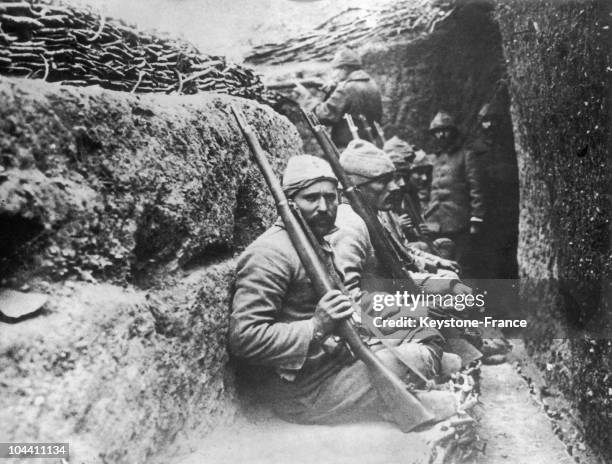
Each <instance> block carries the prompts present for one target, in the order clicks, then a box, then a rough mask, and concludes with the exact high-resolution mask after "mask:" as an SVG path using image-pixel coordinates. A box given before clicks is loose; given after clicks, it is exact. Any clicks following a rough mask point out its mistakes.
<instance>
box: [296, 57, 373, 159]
mask: <svg viewBox="0 0 612 464" xmlns="http://www.w3.org/2000/svg"><path fill="white" fill-rule="evenodd" d="M331 64H332V68H333V71H332V80H333V81H334V82H337V85H336V86H335V88H333V90H332V91H331V92H330V93H329V96H328V97H327V98H326V99H325V101H323V102H320V103H316V102H312V101H311V102H307V101H306V100H312V96H311V94H310V92H309V91H308V90H307V89H306V88H305V87H303V86H301V85H297V86H296V93H297V94H298V99H299V100H300V101H301V103H302V104H303V106H305V107H308V108H309V109H311V110H312V111H313V112H314V113H315V115H316V116H317V117H318V118H319V120H320V121H321V123H323V124H325V125H327V126H330V127H331V137H332V140H333V141H334V143H335V144H336V146H337V147H338V148H339V149H343V148H344V147H346V146H347V145H348V144H349V142H350V141H351V140H352V139H353V137H352V135H351V132H350V130H349V128H348V125H347V123H346V121H345V120H344V115H345V114H350V115H351V116H352V117H353V120H354V121H355V124H356V125H357V128H358V129H359V136H360V137H361V138H362V139H367V134H366V131H365V129H364V127H363V126H362V124H361V121H360V118H359V115H363V116H365V118H366V119H367V121H368V123H369V125H370V126H373V122H374V121H376V122H377V123H380V121H381V119H382V98H381V95H380V90H379V89H378V85H376V82H374V80H373V79H372V78H371V77H370V76H369V74H368V73H366V72H365V71H364V70H363V69H362V62H361V58H360V57H359V55H358V54H357V53H356V52H354V51H353V50H349V49H341V50H339V51H338V52H337V53H336V55H335V56H334V59H333V61H332V63H331Z"/></svg>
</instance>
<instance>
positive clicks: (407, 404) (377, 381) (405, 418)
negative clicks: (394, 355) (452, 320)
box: [232, 106, 448, 432]
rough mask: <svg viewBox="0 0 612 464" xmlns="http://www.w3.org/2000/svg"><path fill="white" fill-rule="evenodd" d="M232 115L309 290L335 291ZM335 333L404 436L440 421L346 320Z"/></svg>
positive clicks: (248, 134)
mask: <svg viewBox="0 0 612 464" xmlns="http://www.w3.org/2000/svg"><path fill="white" fill-rule="evenodd" d="M232 111H233V113H234V116H235V117H236V120H237V122H238V125H239V126H240V129H241V130H242V133H243V135H244V137H245V139H246V141H247V143H248V145H249V148H250V149H251V153H252V154H253V157H254V158H255V161H256V162H257V164H258V166H259V168H260V170H261V173H262V174H263V176H264V178H265V180H266V183H267V184H268V187H269V188H270V192H271V193H272V196H273V197H274V201H275V203H276V207H277V210H278V213H279V215H280V217H281V218H282V220H283V222H284V224H285V229H286V230H287V233H288V234H289V237H290V239H291V243H292V244H293V246H294V247H295V250H296V252H297V253H298V255H299V257H300V260H301V262H302V265H303V266H304V269H305V270H306V274H307V275H308V277H309V278H310V280H311V281H312V284H313V287H314V288H315V291H316V292H317V294H318V296H319V298H320V297H322V296H323V295H325V294H326V293H327V292H329V291H330V290H333V289H335V288H336V287H335V286H334V284H333V281H332V279H331V278H330V276H329V274H328V271H327V269H326V266H325V264H324V263H323V262H322V260H321V255H320V253H319V252H317V251H316V249H315V248H314V247H313V244H312V243H311V241H310V240H309V239H308V235H307V233H306V232H305V231H304V230H303V228H302V225H300V222H299V221H298V219H297V218H296V217H295V216H294V214H293V212H292V210H291V207H290V205H289V202H288V200H287V198H286V196H285V194H284V192H283V190H282V187H281V185H280V182H279V181H278V179H277V178H276V176H275V175H274V171H273V170H272V167H271V166H270V164H269V162H268V160H267V159H266V156H265V154H264V151H263V149H262V148H261V145H260V144H259V141H258V140H257V137H256V136H255V134H254V132H253V130H252V129H251V127H250V126H249V125H248V124H247V122H246V120H245V118H244V115H243V114H242V112H241V111H240V110H239V109H237V108H236V107H234V106H232ZM336 331H337V334H338V335H340V336H341V337H342V338H343V339H344V341H346V343H347V344H348V346H349V347H350V349H351V351H352V352H353V353H354V354H355V356H357V358H359V359H360V360H361V361H363V363H364V364H365V365H366V366H367V367H368V370H369V374H370V378H371V380H372V384H373V385H374V386H375V388H376V389H377V391H378V393H379V394H380V397H381V399H382V400H383V401H384V402H385V403H386V404H387V406H388V410H389V412H390V413H391V414H392V415H393V419H394V421H395V422H396V423H397V425H398V427H399V428H400V429H401V430H402V431H404V432H408V431H410V430H412V429H414V428H415V427H417V426H419V425H422V424H424V423H427V422H431V421H433V420H440V417H436V416H440V414H439V412H438V411H435V412H432V411H430V410H429V408H427V407H425V406H424V405H423V404H422V403H421V402H420V401H419V400H418V399H417V398H416V397H415V396H414V395H413V394H412V393H410V392H409V391H408V389H407V388H406V385H405V384H404V383H403V382H402V381H401V380H400V379H399V378H398V377H397V376H396V375H395V374H394V373H393V372H392V371H390V370H389V369H388V368H387V367H386V366H385V365H384V364H383V363H382V362H381V361H380V359H379V358H378V357H377V356H376V355H375V354H374V353H373V352H372V351H371V350H370V349H369V348H368V346H367V345H366V344H365V343H364V342H363V341H362V340H361V338H360V337H359V334H358V333H357V330H356V329H355V327H354V325H353V324H352V323H351V322H350V321H349V320H348V319H345V320H342V321H339V323H338V326H337V329H336ZM447 416H448V415H447Z"/></svg>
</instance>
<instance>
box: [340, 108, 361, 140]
mask: <svg viewBox="0 0 612 464" xmlns="http://www.w3.org/2000/svg"><path fill="white" fill-rule="evenodd" d="M343 118H344V120H345V121H346V124H347V126H348V128H349V130H350V131H351V135H352V136H353V140H359V139H361V137H359V129H358V128H357V125H356V124H355V121H353V116H352V115H350V114H349V113H345V115H344V116H343Z"/></svg>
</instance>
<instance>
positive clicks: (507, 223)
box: [471, 103, 518, 279]
mask: <svg viewBox="0 0 612 464" xmlns="http://www.w3.org/2000/svg"><path fill="white" fill-rule="evenodd" d="M478 123H479V134H478V138H477V139H476V141H475V142H474V143H473V145H472V147H471V148H472V150H473V151H474V152H475V153H476V154H477V155H478V158H479V162H480V164H481V166H482V185H483V190H484V194H485V199H486V216H485V227H484V230H485V233H486V235H487V237H489V239H490V240H491V242H490V249H491V250H490V251H491V253H490V254H491V263H492V265H491V269H490V273H489V274H490V275H489V277H491V278H496V279H509V278H516V276H517V273H518V270H517V262H516V241H517V236H518V231H517V226H518V223H517V218H518V173H517V166H516V153H514V150H512V148H511V147H507V146H504V143H503V134H502V125H501V114H500V110H499V108H497V107H496V105H495V104H489V103H487V104H485V105H483V107H482V108H481V109H480V111H479V112H478Z"/></svg>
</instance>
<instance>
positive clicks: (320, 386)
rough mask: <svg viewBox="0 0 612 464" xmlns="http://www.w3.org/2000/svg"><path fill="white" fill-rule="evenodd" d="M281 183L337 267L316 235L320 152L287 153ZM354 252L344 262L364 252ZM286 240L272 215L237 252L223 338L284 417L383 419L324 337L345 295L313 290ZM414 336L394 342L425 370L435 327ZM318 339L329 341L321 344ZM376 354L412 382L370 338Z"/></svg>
mask: <svg viewBox="0 0 612 464" xmlns="http://www.w3.org/2000/svg"><path fill="white" fill-rule="evenodd" d="M283 189H284V191H285V194H286V196H287V197H288V198H289V199H290V200H291V201H293V202H294V203H295V204H296V206H297V208H298V209H299V211H300V212H301V214H302V216H303V217H304V219H305V221H306V222H307V224H308V225H309V226H310V228H311V229H312V232H313V234H314V236H315V237H316V239H317V241H318V242H319V244H320V246H321V249H322V250H323V254H324V255H325V260H326V261H327V263H326V264H327V267H328V269H329V271H330V272H334V273H335V272H337V271H336V269H345V268H346V267H347V266H346V265H345V264H343V263H341V262H340V261H339V260H338V257H337V256H335V253H334V251H333V249H332V247H331V246H330V243H329V240H328V238H326V236H327V235H328V234H329V233H330V232H332V230H333V229H334V222H335V219H336V212H337V208H338V197H337V179H336V177H335V175H334V174H333V172H332V170H331V168H330V166H329V165H328V164H327V162H325V161H324V160H322V159H320V158H316V157H313V156H309V155H302V156H295V157H293V158H291V159H290V160H289V163H288V165H287V169H286V171H285V174H284V177H283ZM365 258H366V257H365V256H360V257H357V256H354V257H352V262H358V261H360V260H361V259H365ZM316 295H317V294H316V292H315V289H314V288H313V286H312V283H311V281H310V279H309V278H308V276H307V274H306V271H305V269H304V267H303V265H302V263H301V261H300V258H299V256H298V254H297V252H296V250H295V249H294V247H293V245H292V242H291V239H290V237H289V235H288V233H287V231H286V229H285V228H284V224H283V222H282V221H281V220H280V219H279V221H277V222H276V223H275V224H274V225H273V226H272V227H271V228H270V229H268V230H267V231H266V232H265V233H264V234H262V235H261V236H260V237H259V238H257V240H255V241H254V242H253V243H252V244H251V245H250V246H249V247H247V249H246V250H245V251H244V252H243V253H242V255H241V256H240V258H239V259H238V264H237V275H236V283H235V291H234V294H233V298H232V303H231V306H232V314H231V318H230V331H229V345H230V351H231V353H232V354H233V355H234V356H235V357H237V358H238V359H240V360H242V361H243V362H246V363H248V364H251V365H254V366H260V368H261V369H262V371H263V377H264V378H263V383H264V385H263V388H262V389H261V390H262V391H264V392H265V394H266V398H267V399H268V400H269V402H270V403H271V406H272V408H273V409H274V410H275V411H276V412H277V414H278V415H280V416H281V417H282V418H284V419H285V420H288V421H291V422H298V423H306V424H326V423H337V422H343V421H347V420H356V419H367V418H370V419H371V418H373V417H378V418H383V419H385V420H389V421H391V420H392V416H391V414H390V412H389V408H388V406H386V404H385V402H384V401H383V400H382V399H381V397H380V396H379V394H378V393H377V391H376V390H375V388H374V386H373V384H372V381H371V379H370V376H369V375H368V370H367V367H366V365H365V364H364V363H363V362H362V361H360V360H355V359H354V358H353V357H351V356H350V355H349V353H348V352H347V351H346V350H342V349H338V346H334V344H333V343H328V338H329V336H330V335H331V334H332V333H333V332H334V330H335V328H336V324H337V322H338V321H339V320H342V319H345V318H349V317H351V315H352V314H353V309H352V308H353V304H354V303H353V302H352V301H351V300H350V298H349V297H348V296H346V295H344V294H343V293H341V292H340V291H338V290H332V291H329V292H328V293H326V294H325V295H324V296H323V297H322V298H318V297H317V296H316ZM410 338H411V339H415V340H416V339H418V341H414V342H410V343H402V344H401V345H399V346H397V347H396V349H397V350H399V351H400V352H401V354H402V356H404V357H406V359H409V360H410V363H411V364H412V365H413V367H415V368H416V369H417V370H418V371H419V372H420V373H421V374H424V375H425V376H426V377H427V378H432V377H434V376H435V375H436V374H437V372H438V368H439V359H440V357H441V353H442V350H441V345H442V343H443V342H444V339H443V338H442V336H441V335H440V334H439V332H438V331H436V330H435V329H430V328H422V329H414V330H413V333H411V337H410ZM325 347H329V349H326V348H325ZM376 355H377V356H378V357H379V358H380V359H381V360H382V361H383V362H384V363H385V364H386V365H388V367H389V368H390V369H392V370H393V372H395V373H396V375H398V376H399V377H400V378H405V379H406V380H408V381H416V379H415V378H413V377H412V375H411V374H410V373H409V370H408V368H407V367H406V366H405V365H403V364H401V363H399V362H397V361H396V360H395V355H394V354H393V353H391V352H390V351H389V350H388V349H386V348H385V347H382V346H380V347H379V350H378V351H377V352H376Z"/></svg>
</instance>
